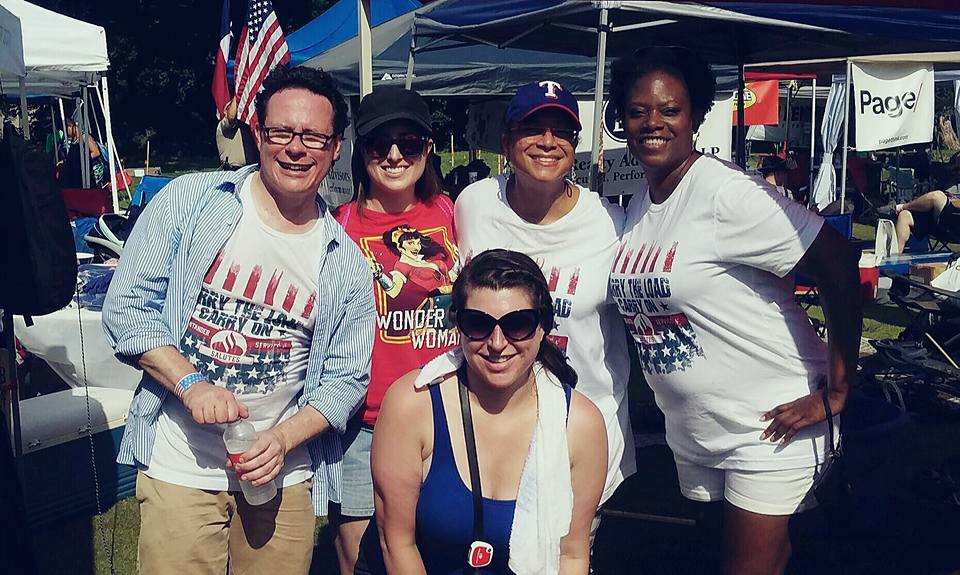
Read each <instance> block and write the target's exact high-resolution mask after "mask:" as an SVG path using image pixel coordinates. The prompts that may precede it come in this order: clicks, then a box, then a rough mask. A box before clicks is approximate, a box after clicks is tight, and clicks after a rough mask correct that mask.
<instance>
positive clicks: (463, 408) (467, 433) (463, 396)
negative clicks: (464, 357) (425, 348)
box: [457, 364, 483, 541]
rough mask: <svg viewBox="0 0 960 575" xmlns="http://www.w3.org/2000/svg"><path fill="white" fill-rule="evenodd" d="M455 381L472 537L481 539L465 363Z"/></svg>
mask: <svg viewBox="0 0 960 575" xmlns="http://www.w3.org/2000/svg"><path fill="white" fill-rule="evenodd" d="M457 382H458V383H459V385H458V387H459V389H460V413H461V415H462V416H463V438H464V440H465V442H466V444H467V463H468V465H469V466H470V491H471V493H472V495H473V539H474V541H482V540H483V492H482V489H481V487H480V465H479V463H478V462H477V440H476V437H474V435H473V417H472V416H471V414H470V394H469V392H468V391H467V368H466V364H464V365H463V366H461V367H460V369H458V370H457Z"/></svg>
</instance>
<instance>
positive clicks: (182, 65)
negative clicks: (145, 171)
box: [32, 0, 335, 158]
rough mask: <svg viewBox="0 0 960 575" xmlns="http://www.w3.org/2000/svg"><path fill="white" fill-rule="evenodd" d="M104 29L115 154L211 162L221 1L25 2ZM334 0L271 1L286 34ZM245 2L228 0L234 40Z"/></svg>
mask: <svg viewBox="0 0 960 575" xmlns="http://www.w3.org/2000/svg"><path fill="white" fill-rule="evenodd" d="M32 1H33V2H34V3H35V4H38V5H40V6H43V7H44V8H48V9H50V10H54V11H56V12H60V13H61V14H65V15H67V16H70V17H73V18H78V19H80V20H84V21H86V22H90V23H92V24H97V25H100V26H103V28H104V29H105V31H106V35H107V50H108V53H109V56H110V71H109V72H108V75H107V77H108V79H109V82H110V103H111V106H112V114H111V116H112V119H113V125H114V137H115V138H116V140H117V146H118V148H119V150H120V152H121V155H123V156H125V157H141V156H142V154H143V147H144V145H145V142H146V140H147V138H149V139H150V142H151V150H152V151H151V154H153V153H157V154H158V155H159V156H160V157H161V158H177V157H180V156H181V155H186V156H194V157H195V156H201V157H210V158H215V157H216V145H215V143H214V138H213V132H214V128H215V125H216V110H215V109H214V105H213V97H212V96H211V95H210V83H211V80H212V77H213V63H214V61H215V54H216V49H217V42H218V40H219V38H218V37H217V36H218V34H219V28H220V10H221V6H222V1H221V0H124V1H123V2H117V1H115V0H32ZM334 1H335V0H273V5H274V9H275V10H276V13H277V17H278V18H279V20H280V23H281V26H282V27H283V30H284V32H285V33H287V34H289V33H290V32H292V31H293V30H296V29H297V28H299V27H301V26H303V25H304V24H306V23H307V22H309V21H310V20H312V19H313V18H315V17H317V16H318V15H320V14H321V13H322V12H323V11H324V10H326V9H327V8H328V7H329V6H330V5H331V4H333V3H334ZM246 7H247V2H246V0H232V2H231V11H232V19H233V31H234V41H236V39H237V38H238V37H239V35H240V29H241V27H242V25H243V21H244V20H245V16H246Z"/></svg>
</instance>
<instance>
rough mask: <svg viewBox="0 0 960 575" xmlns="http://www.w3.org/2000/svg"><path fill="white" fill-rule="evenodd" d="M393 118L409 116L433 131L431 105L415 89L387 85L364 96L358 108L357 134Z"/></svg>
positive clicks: (425, 129)
mask: <svg viewBox="0 0 960 575" xmlns="http://www.w3.org/2000/svg"><path fill="white" fill-rule="evenodd" d="M393 120H409V121H411V122H413V123H414V124H416V125H418V126H420V127H421V128H423V130H424V131H425V132H426V133H427V134H430V133H432V132H433V129H432V128H431V127H430V108H429V107H428V106H427V102H426V101H425V100H424V99H423V98H422V97H420V94H417V93H416V92H414V91H413V90H406V89H404V88H401V87H400V86H383V87H380V88H377V89H375V90H374V91H373V92H371V93H369V94H367V95H366V96H364V97H363V99H362V100H360V107H358V108H357V135H359V136H360V137H363V136H366V135H368V134H370V133H371V132H373V131H374V130H376V129H377V128H379V127H380V126H382V125H384V124H386V123H387V122H391V121H393Z"/></svg>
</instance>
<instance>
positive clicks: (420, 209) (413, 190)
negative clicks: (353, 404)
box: [331, 87, 457, 573]
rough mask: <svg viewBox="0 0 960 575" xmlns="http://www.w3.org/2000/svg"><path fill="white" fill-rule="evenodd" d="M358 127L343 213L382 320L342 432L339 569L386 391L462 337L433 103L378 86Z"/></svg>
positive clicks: (366, 511)
mask: <svg viewBox="0 0 960 575" xmlns="http://www.w3.org/2000/svg"><path fill="white" fill-rule="evenodd" d="M355 125H356V129H357V136H358V140H357V143H356V146H355V147H354V151H353V157H352V168H353V182H354V200H353V201H351V202H349V203H347V204H344V205H343V206H340V207H339V208H338V209H337V213H336V217H337V221H339V222H340V224H341V225H342V226H343V228H344V229H345V230H346V232H347V234H348V235H349V236H350V237H351V238H352V239H353V240H354V241H355V242H356V243H357V245H358V246H359V247H360V249H361V250H362V251H363V254H364V256H365V257H366V258H367V262H368V264H369V266H370V269H371V271H372V272H373V277H371V279H370V281H372V282H374V293H375V295H376V298H375V299H376V306H377V309H376V312H377V317H378V321H377V334H376V335H375V339H374V346H373V361H372V365H371V370H370V384H369V386H368V388H367V396H366V398H365V400H364V402H363V404H362V405H361V406H360V410H359V411H358V412H357V414H356V415H355V416H354V419H353V420H352V421H351V423H350V425H349V426H348V428H347V432H346V434H345V435H344V438H343V446H344V454H343V463H342V470H343V471H342V473H343V488H342V493H341V503H340V506H339V508H337V509H334V510H333V511H332V512H331V519H332V521H333V522H334V524H335V525H336V526H337V540H336V549H337V557H338V559H339V562H340V570H341V572H342V573H353V572H354V564H355V563H356V560H357V553H358V550H359V546H360V538H361V536H362V535H363V532H364V530H365V529H366V528H367V525H368V523H369V520H370V517H371V516H372V515H373V511H374V505H373V482H372V476H371V472H370V446H371V442H372V437H373V426H374V424H375V423H376V421H377V416H378V414H379V411H380V403H381V401H382V400H383V397H384V394H386V392H387V388H388V387H389V386H390V385H391V384H393V382H394V381H396V380H397V379H399V378H400V377H401V376H403V375H404V374H406V373H407V372H409V371H411V370H413V369H415V368H418V367H420V366H421V365H423V364H425V363H427V362H428V361H430V360H431V359H433V358H434V357H436V356H437V355H439V354H441V353H443V352H445V351H447V350H448V349H450V347H452V346H453V345H454V344H455V343H456V342H457V337H456V335H455V329H454V327H453V326H452V325H450V324H449V322H447V321H445V320H444V319H443V318H445V317H447V308H449V305H450V295H449V294H450V292H451V290H452V288H453V280H454V279H456V278H455V275H454V273H453V271H452V270H454V269H455V263H456V259H457V248H456V242H455V239H454V231H453V229H454V228H453V203H452V202H451V201H450V199H449V198H448V197H446V196H444V195H443V194H441V193H440V180H439V178H438V176H437V173H436V171H435V170H434V168H433V165H432V164H431V162H430V161H429V159H428V155H429V154H430V150H431V149H432V148H433V140H432V139H431V134H432V129H431V126H430V109H429V108H428V106H427V103H426V102H425V101H424V100H423V98H421V97H420V95H419V94H417V93H416V92H414V91H411V90H405V89H403V88H399V87H379V88H377V89H375V90H374V91H373V92H372V93H370V94H368V95H367V96H365V97H364V98H363V100H362V101H361V102H360V106H359V107H358V108H357V118H356V124H355Z"/></svg>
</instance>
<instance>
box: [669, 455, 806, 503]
mask: <svg viewBox="0 0 960 575" xmlns="http://www.w3.org/2000/svg"><path fill="white" fill-rule="evenodd" d="M675 461H676V462H677V477H678V478H679V480H680V492H681V493H683V496H684V497H686V498H687V499H692V500H694V501H701V502H705V503H706V502H711V501H721V500H725V501H727V502H728V503H730V504H731V505H734V506H736V507H739V508H740V509H744V510H746V511H750V512H753V513H759V514H761V515H793V514H794V513H799V512H801V511H806V510H808V509H813V508H814V507H816V506H817V500H816V498H815V497H814V495H813V484H814V479H815V478H817V477H819V473H820V468H821V465H812V466H810V467H801V468H798V469H783V470H775V471H745V470H742V469H716V468H713V467H704V466H702V465H697V464H695V463H690V462H688V461H682V460H680V459H676V458H675Z"/></svg>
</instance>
